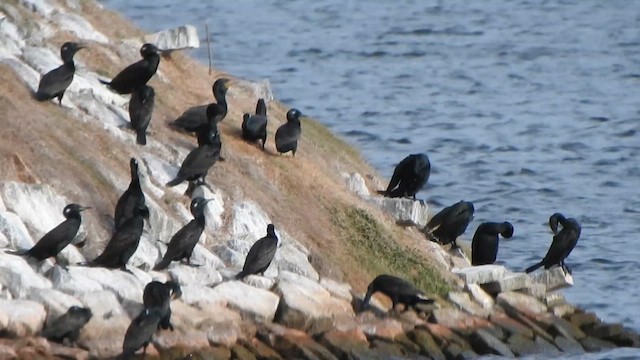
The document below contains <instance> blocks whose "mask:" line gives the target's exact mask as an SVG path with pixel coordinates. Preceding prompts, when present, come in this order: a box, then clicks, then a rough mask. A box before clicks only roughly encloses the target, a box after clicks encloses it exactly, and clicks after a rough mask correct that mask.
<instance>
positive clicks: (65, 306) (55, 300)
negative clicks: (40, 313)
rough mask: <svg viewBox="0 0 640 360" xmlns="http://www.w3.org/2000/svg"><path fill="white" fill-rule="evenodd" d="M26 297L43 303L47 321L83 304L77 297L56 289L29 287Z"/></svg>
mask: <svg viewBox="0 0 640 360" xmlns="http://www.w3.org/2000/svg"><path fill="white" fill-rule="evenodd" d="M24 298H25V299H29V300H32V301H35V302H38V303H40V304H42V305H43V306H44V308H45V310H46V311H47V321H49V320H52V319H55V318H57V317H59V316H62V315H63V314H64V313H66V312H67V310H69V308H70V307H72V306H82V303H81V302H80V300H78V299H77V298H75V297H73V296H71V295H67V294H65V293H63V292H61V291H58V290H54V289H39V288H29V289H28V291H27V294H26V295H25V297H24Z"/></svg>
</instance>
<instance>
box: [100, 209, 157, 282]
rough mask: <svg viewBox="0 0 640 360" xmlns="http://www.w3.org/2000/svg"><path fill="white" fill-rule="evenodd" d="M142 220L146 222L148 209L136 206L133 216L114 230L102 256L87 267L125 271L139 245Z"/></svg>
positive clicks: (142, 225)
mask: <svg viewBox="0 0 640 360" xmlns="http://www.w3.org/2000/svg"><path fill="white" fill-rule="evenodd" d="M144 219H147V221H148V219H149V209H148V208H147V206H146V205H144V204H142V205H140V204H138V205H137V206H136V207H134V209H133V216H132V217H131V218H129V219H127V220H126V221H125V222H124V223H123V224H122V225H120V227H118V228H116V230H115V232H114V233H113V236H112V237H111V240H109V243H108V244H107V247H105V249H104V250H103V251H102V254H100V255H99V256H98V257H97V258H95V259H94V260H93V261H91V262H90V263H89V265H90V266H102V267H106V268H110V269H124V270H126V265H127V262H128V261H129V259H130V258H131V256H132V255H133V253H135V252H136V249H137V248H138V244H139V243H140V236H141V235H142V229H143V227H144Z"/></svg>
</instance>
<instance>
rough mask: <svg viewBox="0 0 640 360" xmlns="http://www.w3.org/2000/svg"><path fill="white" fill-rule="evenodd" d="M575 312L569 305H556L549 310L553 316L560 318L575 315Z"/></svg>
mask: <svg viewBox="0 0 640 360" xmlns="http://www.w3.org/2000/svg"><path fill="white" fill-rule="evenodd" d="M575 311H576V308H575V307H573V306H571V305H569V304H563V305H557V306H554V307H553V308H551V312H553V315H555V316H557V317H560V318H564V317H568V316H569V315H572V314H573V313H575Z"/></svg>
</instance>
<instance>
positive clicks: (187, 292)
mask: <svg viewBox="0 0 640 360" xmlns="http://www.w3.org/2000/svg"><path fill="white" fill-rule="evenodd" d="M181 288H182V296H181V297H180V299H181V300H182V301H184V303H185V304H188V305H195V304H197V303H199V302H220V303H222V304H226V303H227V302H226V300H225V299H222V298H220V296H219V294H218V293H217V292H216V291H215V290H214V289H212V288H210V287H202V286H197V285H186V286H181Z"/></svg>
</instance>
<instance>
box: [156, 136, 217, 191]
mask: <svg viewBox="0 0 640 360" xmlns="http://www.w3.org/2000/svg"><path fill="white" fill-rule="evenodd" d="M221 148H222V142H221V141H220V133H219V132H218V130H217V129H211V130H210V131H209V137H208V139H207V141H206V143H204V144H202V145H200V146H198V147H197V148H195V149H193V150H191V152H190V153H189V154H188V155H187V157H186V158H185V159H184V161H183V162H182V166H180V170H178V174H177V175H176V177H175V179H173V180H171V181H169V182H168V183H167V186H176V185H178V184H180V183H182V182H183V181H185V180H188V181H191V182H197V183H202V184H204V183H205V181H204V179H205V177H206V176H207V172H208V171H209V169H210V168H211V167H212V166H213V164H215V163H216V161H217V160H218V159H219V158H220V149H221Z"/></svg>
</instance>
